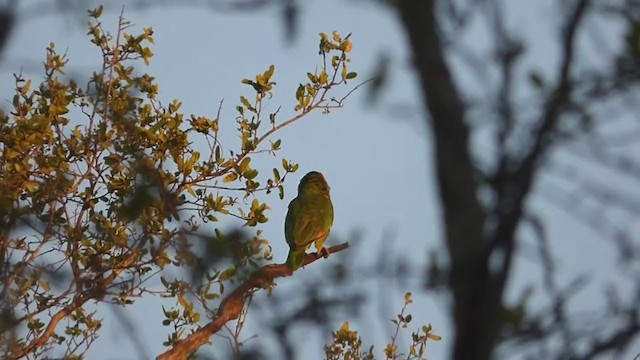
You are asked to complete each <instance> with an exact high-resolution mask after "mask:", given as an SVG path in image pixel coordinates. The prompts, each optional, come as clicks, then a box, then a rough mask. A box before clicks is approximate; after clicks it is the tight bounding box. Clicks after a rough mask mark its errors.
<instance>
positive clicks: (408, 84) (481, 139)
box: [0, 1, 617, 359]
mask: <svg viewBox="0 0 640 360" xmlns="http://www.w3.org/2000/svg"><path fill="white" fill-rule="evenodd" d="M25 3H29V2H25ZM120 3H121V2H113V3H111V4H109V5H108V6H109V8H110V9H111V10H112V11H111V12H109V13H108V15H106V16H104V17H103V18H102V22H103V24H104V25H105V26H106V27H107V28H109V29H111V30H114V29H115V27H116V24H117V16H116V15H117V13H118V12H119V9H120V5H117V4H120ZM533 3H534V2H530V1H514V2H511V3H510V4H511V5H510V7H509V9H510V10H509V13H510V14H511V15H512V16H510V21H509V22H508V25H509V26H512V27H515V26H517V27H519V30H520V31H521V33H522V34H527V36H526V39H527V40H530V41H531V44H532V47H531V49H530V52H529V53H528V54H527V56H528V58H527V62H526V63H527V64H528V66H532V67H536V68H540V69H541V70H542V71H543V72H545V71H547V72H550V71H551V69H552V66H554V65H555V60H554V56H555V54H556V50H557V49H556V48H555V47H554V46H555V45H554V44H555V39H556V35H555V34H556V33H555V29H556V26H557V25H558V22H559V19H558V18H557V17H554V14H555V13H554V9H555V5H552V4H553V3H554V2H551V1H542V2H536V4H535V6H534V5H533ZM24 6H27V5H24ZM113 10H115V11H113ZM300 15H301V18H300V26H299V31H298V34H297V36H296V39H295V41H293V42H292V43H286V41H285V37H284V36H283V26H282V21H281V18H280V13H279V11H277V9H275V8H273V9H272V8H269V9H265V10H262V11H255V12H248V13H242V12H241V13H216V12H215V11H212V10H205V9H201V8H197V7H186V8H180V7H169V8H163V7H158V8H154V9H151V10H148V11H136V10H135V9H132V8H126V9H125V17H126V18H128V19H129V20H131V21H132V22H133V23H135V24H136V25H137V26H138V29H140V28H142V27H148V26H150V27H153V29H154V31H155V34H154V37H155V41H156V44H155V45H154V46H153V48H152V49H153V51H154V53H155V57H154V58H153V59H152V61H151V65H150V66H149V67H147V68H140V69H139V71H144V72H147V73H149V74H151V75H153V76H155V77H156V79H157V83H158V84H159V85H160V98H161V99H162V100H163V101H164V102H165V103H168V102H169V101H170V100H171V99H179V100H180V101H182V103H183V106H182V111H183V112H184V113H186V114H191V113H193V114H200V115H206V116H210V117H214V116H215V113H216V111H217V108H218V104H219V102H220V101H221V100H223V99H224V104H225V105H224V109H223V112H222V120H221V127H222V128H225V127H227V128H228V129H234V128H235V121H234V117H235V114H234V108H235V105H236V102H237V101H238V98H239V96H240V95H245V96H246V95H248V94H250V93H249V92H248V90H249V89H248V88H247V87H246V85H242V84H241V83H240V80H241V79H243V78H252V77H253V76H254V75H255V74H256V73H259V72H262V71H264V70H265V69H266V68H267V67H268V66H269V65H271V64H273V65H275V67H276V72H275V76H274V80H275V81H276V82H277V83H278V86H277V89H276V91H275V96H274V98H273V99H272V100H271V102H270V104H269V105H268V106H269V107H270V109H271V110H275V109H277V107H278V106H279V105H282V108H283V110H282V111H281V114H282V115H281V116H283V119H284V116H286V115H287V114H289V115H290V114H293V109H292V108H293V105H294V92H295V88H296V87H297V84H298V83H299V82H304V81H305V79H306V76H305V74H306V72H308V71H312V70H313V69H314V67H315V66H316V65H318V64H319V60H320V58H319V57H318V56H317V42H318V33H319V32H326V33H330V32H331V31H333V30H337V31H339V32H340V33H342V34H345V35H346V34H347V33H349V32H351V33H353V35H352V38H351V39H352V42H353V44H354V48H353V51H352V53H351V57H352V59H353V60H352V62H351V68H352V69H353V70H354V71H357V72H358V73H359V74H360V77H359V79H357V80H363V79H365V78H366V77H367V74H368V73H370V72H371V71H372V70H373V68H374V67H375V65H376V63H377V59H378V56H379V55H380V54H382V53H386V54H388V55H389V56H390V58H391V64H392V66H391V73H390V76H389V80H390V81H389V84H388V87H387V88H386V89H385V92H384V94H383V96H382V97H381V98H380V100H379V102H378V103H377V104H375V106H372V105H371V104H369V103H367V102H366V101H365V100H366V99H365V95H366V92H365V91H359V92H356V93H355V94H353V96H352V97H351V98H350V100H349V101H347V105H346V106H345V108H343V109H338V110H335V111H333V112H332V113H331V114H329V115H322V114H320V113H315V114H312V115H311V116H309V117H308V118H305V119H302V120H301V121H300V122H298V123H296V124H294V125H292V126H290V127H288V128H285V129H284V130H282V131H281V132H279V133H278V134H277V136H276V138H281V139H282V140H283V146H282V148H283V150H282V152H281V153H280V154H279V156H282V157H285V158H287V159H291V160H294V161H296V162H299V163H300V170H299V171H298V172H297V173H296V174H294V175H293V176H291V178H290V179H288V180H289V181H288V183H287V185H288V188H287V192H286V196H285V199H284V201H280V200H279V199H277V197H276V196H271V197H268V198H267V197H265V195H259V196H260V198H261V199H262V200H266V199H268V200H269V205H270V206H271V210H270V212H269V216H270V221H269V223H267V224H265V226H264V227H263V230H264V236H265V238H267V239H269V240H271V242H272V246H273V250H274V261H278V262H282V261H284V259H285V257H286V253H287V250H288V248H287V246H286V244H285V242H284V239H283V225H282V223H283V219H284V216H285V214H286V205H287V204H288V202H289V201H290V200H291V199H292V198H293V196H294V188H295V185H296V184H297V182H298V180H299V179H300V178H301V177H302V175H304V174H305V173H306V172H307V171H310V170H318V171H321V172H323V173H324V174H325V177H326V178H327V180H328V182H329V183H330V185H331V190H332V199H333V203H334V207H335V222H334V228H333V231H332V234H334V235H335V236H336V238H340V239H344V238H347V237H348V236H349V235H350V234H352V233H353V232H354V231H360V232H361V233H362V241H361V242H360V243H359V244H357V246H355V247H353V248H351V249H350V250H349V251H350V252H352V254H351V256H353V257H354V258H355V259H356V260H357V261H356V262H355V263H356V264H357V265H355V266H365V265H366V264H371V263H372V262H374V261H375V260H376V257H377V256H378V255H379V251H380V248H381V247H382V242H385V244H384V246H386V247H387V248H388V249H391V250H392V252H393V253H395V254H396V256H400V257H402V258H406V260H407V261H414V262H416V263H417V264H422V263H421V261H424V259H425V258H426V254H427V252H428V251H429V250H430V249H439V251H440V252H443V251H444V249H443V248H442V243H441V239H440V237H441V235H442V232H441V226H440V219H439V209H438V199H437V196H436V193H435V183H434V176H433V171H432V159H431V142H430V134H429V132H428V128H427V126H426V124H425V122H424V116H422V111H423V110H422V107H421V104H420V101H419V99H420V94H419V93H418V87H417V84H416V82H415V79H414V78H413V77H412V73H411V67H410V58H409V53H408V49H407V47H406V44H405V39H404V34H403V29H402V27H401V26H400V23H399V22H398V20H397V17H396V16H395V14H393V13H392V12H391V11H390V10H389V9H387V8H384V7H379V6H374V5H367V4H359V2H353V3H350V2H346V3H345V2H340V1H323V2H322V3H320V2H313V3H309V4H305V6H303V8H302V11H301V14H300ZM84 22H85V19H84V18H82V17H81V16H60V15H51V16H39V17H35V18H30V17H29V16H28V15H25V17H24V18H23V19H21V22H20V23H19V26H18V27H17V28H16V29H15V31H14V34H13V36H12V38H11V40H10V44H9V47H8V48H7V49H6V50H5V51H4V56H3V59H2V62H1V63H0V70H1V71H0V83H2V84H5V86H3V87H2V89H0V99H1V100H2V101H3V102H4V104H3V105H2V106H7V105H8V104H9V103H10V101H9V100H10V98H11V96H12V94H11V88H12V87H11V86H10V85H11V84H12V75H11V74H12V73H14V72H19V71H20V68H19V65H20V64H23V63H26V62H25V61H28V62H29V63H31V64H33V63H35V64H39V63H40V62H41V60H42V59H43V57H44V55H45V48H46V46H47V45H48V44H49V42H51V41H53V42H55V43H56V47H57V48H58V49H60V50H65V49H66V50H67V54H68V58H69V60H70V61H69V64H68V68H69V69H73V70H74V71H77V72H78V73H82V74H88V73H89V72H90V71H92V70H94V69H96V68H97V67H98V65H99V61H100V54H99V52H98V50H97V49H96V48H94V47H93V45H92V44H90V43H89V41H88V37H87V36H86V35H85V34H86V30H85V28H84V27H83V24H84ZM474 26H475V28H477V30H478V31H474V32H472V33H471V34H469V35H467V36H466V37H465V41H466V42H467V43H468V44H470V45H471V47H472V48H474V49H477V50H478V51H479V55H480V56H481V57H485V58H486V59H488V56H489V51H488V50H487V49H486V46H487V44H489V40H488V33H487V32H486V31H482V26H484V25H483V24H481V23H479V24H477V25H474ZM44 29H46V31H43V30H44ZM614 33H615V32H614V31H613V30H611V31H610V32H608V34H614ZM532 34H533V35H532ZM456 69H457V71H456V78H457V79H458V81H459V82H460V83H464V84H465V85H468V88H467V92H468V93H472V94H480V95H481V94H483V93H485V92H487V93H488V92H490V91H492V90H491V85H488V84H486V83H484V84H483V83H478V82H477V81H476V80H475V79H474V78H473V76H472V75H471V74H470V73H469V72H467V71H466V70H464V69H463V67H462V66H458V67H456ZM39 71H40V69H38V71H35V72H34V71H33V70H32V69H31V68H29V67H26V68H25V70H24V71H23V72H24V75H25V76H26V77H29V78H33V79H34V81H35V80H37V79H39V78H41V72H39ZM487 76H488V78H489V79H492V78H494V76H495V74H491V73H489V74H487ZM356 83H357V81H356V82H352V84H354V85H355V84H356ZM522 91H523V93H524V94H526V90H524V89H523V90H522ZM399 108H401V109H403V110H404V111H401V112H399V111H397V110H398V109H399ZM229 141H231V140H229ZM475 144H476V145H477V149H476V152H478V153H482V151H483V149H484V148H486V147H490V145H491V144H490V143H489V142H488V138H487V137H486V136H484V135H482V133H481V132H479V133H478V135H477V136H476V142H475ZM563 156H564V157H563ZM567 156H568V155H566V154H562V153H560V154H559V155H557V159H558V161H560V162H562V161H565V163H571V164H573V163H574V160H573V159H571V158H570V157H569V158H567ZM563 159H564V160H563ZM253 161H254V162H257V164H259V166H262V167H264V168H265V169H270V168H271V167H274V166H278V164H279V163H280V161H279V158H273V157H269V156H264V157H262V158H260V160H259V162H258V158H255V159H254V160H253ZM576 166H578V167H579V169H580V171H586V173H587V174H589V173H590V172H591V171H592V172H597V171H599V170H589V169H588V168H586V167H584V166H583V165H580V164H577V165H576ZM545 181H546V180H544V179H543V180H541V181H540V183H539V185H538V186H537V188H536V192H537V193H542V192H544V191H545V190H544V189H545V186H547V185H545V184H546V182H545ZM549 181H552V180H549ZM530 206H531V207H532V208H533V209H535V210H538V211H540V212H541V213H542V216H543V217H544V218H545V219H546V220H547V224H548V225H549V228H548V229H549V238H550V239H552V241H553V244H554V245H553V247H554V250H556V251H557V256H558V257H559V258H562V259H563V263H562V265H561V270H563V271H565V272H564V274H563V276H562V277H561V279H562V280H561V282H562V281H565V282H566V281H569V280H570V279H571V278H572V276H574V275H575V274H578V273H581V272H583V271H590V272H591V273H592V274H593V275H594V276H595V277H596V279H598V278H601V279H600V280H601V281H602V282H604V281H606V280H608V279H613V278H615V276H616V275H615V273H614V271H615V265H614V264H615V262H616V259H617V254H616V253H615V252H614V251H613V248H611V247H607V246H603V242H602V241H601V240H600V239H598V238H597V236H596V234H594V232H593V231H591V230H589V229H588V228H587V227H585V226H584V225H583V224H580V223H579V222H577V221H576V220H574V219H573V218H572V217H571V216H568V215H567V213H566V212H565V211H563V210H561V209H558V208H557V207H554V206H553V205H551V204H550V203H549V202H548V201H545V198H544V196H536V197H535V198H534V199H533V200H532V201H531V203H530ZM229 224H231V223H229ZM224 225H225V224H224V223H223V224H221V226H222V227H224ZM523 234H524V236H525V237H527V236H529V237H530V235H527V233H526V230H523ZM334 241H335V238H334ZM329 242H331V240H330V241H329ZM531 243H532V242H531ZM577 251H579V254H580V255H579V256H575V254H576V252H577ZM335 256H336V257H340V256H343V255H342V254H338V255H335ZM337 261H339V260H338V259H332V258H329V259H328V260H327V261H320V262H318V263H316V264H314V266H312V267H309V268H308V269H305V270H304V271H305V272H308V273H312V272H322V271H326V269H327V268H329V267H330V266H331V262H337ZM596 263H597V264H598V266H599V269H597V271H593V270H594V269H593V266H594V265H593V264H596ZM323 268H325V269H324V270H323ZM538 269H539V267H538V263H537V261H536V260H531V256H529V257H527V256H521V257H519V258H518V261H517V262H516V268H515V276H514V277H513V278H512V281H511V288H512V289H521V288H522V286H521V284H524V283H526V282H528V281H534V282H538V283H539V280H540V276H539V270H538ZM303 276H307V274H301V276H300V277H301V278H302V277H303ZM295 278H298V274H296V277H295ZM296 280H299V279H283V280H281V281H280V282H279V287H278V288H276V290H275V291H278V289H279V288H280V287H281V286H282V287H283V288H286V287H295V286H304V284H303V283H302V282H298V281H296ZM367 284H369V285H367ZM374 284H376V279H375V278H372V279H369V280H367V281H365V282H364V283H363V284H361V285H362V287H363V288H364V289H367V292H368V293H369V294H370V295H371V298H370V301H369V302H368V305H367V307H366V311H365V313H366V314H372V316H375V317H381V315H380V300H381V299H378V296H379V293H380V292H379V289H376V285H374ZM601 290H602V287H601V286H599V285H597V283H596V285H594V286H593V287H591V288H590V289H588V290H587V293H586V295H585V296H583V297H581V298H580V300H577V302H576V308H577V309H582V308H584V309H590V308H592V307H593V306H595V305H598V304H600V303H601V302H600V300H598V299H599V298H600V294H601ZM407 291H410V292H413V293H414V304H413V305H412V307H410V308H409V311H410V312H411V313H412V314H413V315H414V321H413V324H414V325H415V327H417V326H418V325H420V324H424V323H431V324H432V325H433V326H434V328H435V329H436V332H437V333H438V334H441V335H442V336H443V337H444V340H443V341H441V342H439V343H431V344H430V347H429V350H428V352H427V354H428V356H429V358H430V359H442V358H445V357H446V354H447V353H448V346H449V344H450V328H449V326H448V325H447V323H448V320H447V317H446V312H447V307H446V299H445V298H444V297H442V296H440V295H433V294H430V293H427V292H425V291H424V290H423V289H422V288H421V287H420V282H419V281H408V282H407V283H405V284H392V285H391V287H390V289H389V295H388V300H390V301H389V303H388V307H387V308H386V309H383V311H386V312H387V314H386V318H384V316H382V317H383V318H382V321H377V320H376V321H373V320H371V316H369V319H366V318H365V319H363V320H354V321H352V327H353V328H355V329H356V330H359V331H361V333H362V334H363V337H364V340H365V344H367V345H368V344H374V345H376V348H377V349H378V351H380V350H381V349H382V348H383V347H384V344H385V341H386V339H388V337H389V335H390V333H391V330H392V326H391V323H390V322H388V321H387V325H386V326H383V325H384V324H383V322H384V321H386V319H391V318H392V317H394V316H395V313H396V312H397V311H398V310H399V309H400V308H401V306H402V299H403V294H404V293H405V292H407ZM512 294H513V295H514V296H515V295H516V294H517V291H516V292H512ZM259 296H263V295H259ZM535 296H538V297H539V299H538V300H539V302H538V304H543V303H544V296H543V294H542V293H536V295H535ZM102 314H103V316H104V317H105V318H106V323H105V327H104V331H103V336H102V338H101V339H100V340H98V342H97V344H96V345H95V348H94V349H92V350H91V352H90V353H89V358H91V359H114V358H136V355H135V352H134V349H133V348H132V347H131V343H130V339H131V336H130V335H131V334H128V333H127V330H124V329H123V328H122V326H121V325H120V323H119V322H118V321H117V320H116V319H115V318H114V317H113V316H112V313H111V312H109V311H104V312H103V313H102ZM127 314H129V315H131V316H132V321H133V324H134V327H135V328H136V332H137V335H138V336H140V338H142V339H143V341H144V342H145V347H146V348H147V349H148V351H149V353H150V354H154V355H157V354H158V353H159V352H160V351H161V349H162V346H161V342H162V341H163V340H164V338H165V337H166V330H167V329H166V328H164V327H163V326H161V321H162V312H161V308H160V305H159V302H158V300H155V299H152V300H140V301H139V302H138V303H137V304H136V305H135V306H133V307H132V308H131V311H130V312H128V313H127ZM250 314H251V313H250ZM249 325H250V326H249V327H248V328H246V329H245V333H244V334H245V337H250V336H251V335H253V334H257V335H258V336H259V335H260V329H259V326H258V324H257V321H253V323H252V320H251V316H250V322H249ZM339 326H340V323H339V322H336V324H335V326H334V328H335V329H337V328H338V327H339ZM410 330H415V329H410ZM324 336H325V338H321V337H319V336H317V337H316V338H314V341H313V344H314V345H311V349H309V350H305V354H307V355H308V356H311V355H309V354H312V353H313V354H316V353H317V357H316V356H313V357H310V358H320V356H321V349H322V348H321V344H322V343H323V342H325V341H326V340H327V339H328V336H329V334H325V335H324ZM407 338H408V333H407ZM261 341H264V339H261V338H260V337H258V338H257V339H253V340H251V341H249V342H248V345H255V344H261V343H260V342H261ZM227 347H228V345H227V343H226V340H224V339H220V338H216V339H214V348H213V351H214V353H215V352H216V351H217V350H216V349H226V348H227ZM307 351H308V352H307ZM379 354H380V353H379Z"/></svg>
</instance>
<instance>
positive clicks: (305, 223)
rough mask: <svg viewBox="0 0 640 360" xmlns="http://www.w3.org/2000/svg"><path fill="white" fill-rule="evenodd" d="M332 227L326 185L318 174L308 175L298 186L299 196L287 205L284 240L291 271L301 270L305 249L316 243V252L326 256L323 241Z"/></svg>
mask: <svg viewBox="0 0 640 360" xmlns="http://www.w3.org/2000/svg"><path fill="white" fill-rule="evenodd" d="M331 225H333V204H332V203H331V197H330V196H329V184H327V182H326V181H325V179H324V176H322V174H321V173H319V172H317V171H311V172H310V173H308V174H307V175H305V176H304V177H303V178H302V180H300V184H299V185H298V196H297V197H296V198H295V199H293V200H291V203H289V211H288V212H287V218H286V220H285V222H284V237H285V239H287V244H289V248H290V250H289V256H288V257H287V265H288V266H289V268H290V269H291V270H293V271H295V270H296V269H298V268H299V267H300V266H302V263H303V262H304V256H305V253H306V251H307V249H308V248H309V247H310V246H311V244H312V243H315V246H316V249H317V250H318V252H320V253H322V254H323V255H324V256H325V257H326V256H328V255H329V253H328V252H327V249H326V248H324V241H325V240H326V239H327V237H328V236H329V231H330V230H331Z"/></svg>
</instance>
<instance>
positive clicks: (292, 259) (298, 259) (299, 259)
mask: <svg viewBox="0 0 640 360" xmlns="http://www.w3.org/2000/svg"><path fill="white" fill-rule="evenodd" d="M304 255H305V253H304V252H294V251H289V256H288V257H287V266H289V269H291V270H292V271H296V270H297V269H298V268H300V267H301V266H302V263H303V262H304Z"/></svg>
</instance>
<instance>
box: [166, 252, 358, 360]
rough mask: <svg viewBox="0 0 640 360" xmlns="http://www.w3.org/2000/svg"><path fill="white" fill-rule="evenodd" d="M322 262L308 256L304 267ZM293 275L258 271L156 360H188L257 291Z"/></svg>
mask: <svg viewBox="0 0 640 360" xmlns="http://www.w3.org/2000/svg"><path fill="white" fill-rule="evenodd" d="M348 247H349V243H343V244H340V245H336V246H332V247H330V248H328V249H327V251H328V252H329V254H333V253H337V252H339V251H342V250H344V249H346V248H348ZM321 258H323V256H322V253H321V252H316V253H311V254H307V256H305V258H304V262H303V266H306V265H309V264H311V263H312V262H314V261H316V260H318V259H321ZM291 275H293V271H291V269H289V267H288V266H287V264H270V265H265V266H263V267H262V268H260V270H258V271H256V272H255V273H254V274H253V275H252V276H251V277H250V278H249V279H247V280H246V281H245V282H244V283H243V284H242V285H240V286H239V287H238V288H236V289H235V290H234V291H233V292H231V293H230V294H229V295H227V297H226V298H224V300H222V302H221V303H220V307H219V308H218V312H217V314H216V316H215V317H214V318H213V319H212V320H211V322H209V323H208V324H207V325H205V326H203V327H202V328H200V329H199V330H198V331H196V332H194V333H193V334H191V335H189V336H187V337H186V338H185V339H183V340H181V341H179V342H178V343H177V344H176V345H175V346H174V347H173V348H171V349H169V350H167V351H166V352H164V353H162V354H160V355H159V356H158V357H157V358H156V360H170V359H186V358H187V357H188V356H189V354H191V353H193V352H195V351H196V350H198V348H200V347H201V346H202V345H204V344H205V343H207V342H208V341H209V338H210V337H211V336H212V335H213V334H215V333H216V332H218V331H219V330H220V329H221V328H222V327H223V326H224V325H225V324H226V323H227V322H229V321H231V320H235V319H237V318H238V317H239V316H240V314H241V313H242V309H243V308H244V304H245V300H246V299H247V298H248V297H249V296H251V294H253V293H254V292H255V291H256V290H258V289H266V288H269V287H270V286H271V285H272V284H273V282H274V280H275V279H277V278H281V277H288V276H291Z"/></svg>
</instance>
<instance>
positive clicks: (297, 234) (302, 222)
mask: <svg viewBox="0 0 640 360" xmlns="http://www.w3.org/2000/svg"><path fill="white" fill-rule="evenodd" d="M313 205H314V204H313V203H308V201H307V202H305V199H304V198H300V197H297V198H295V199H293V200H292V201H291V203H290V204H289V211H288V213H287V218H286V220H285V237H286V239H287V243H288V244H289V246H291V247H292V249H293V248H294V247H295V248H296V250H297V249H300V248H308V247H309V246H310V245H311V244H312V243H313V242H314V241H315V240H317V239H318V238H321V237H322V236H324V235H325V231H323V227H324V226H323V224H322V222H323V221H322V218H321V217H318V216H317V214H316V211H315V206H313Z"/></svg>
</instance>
